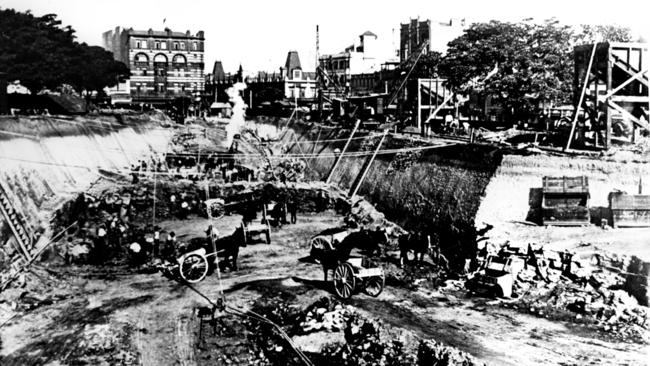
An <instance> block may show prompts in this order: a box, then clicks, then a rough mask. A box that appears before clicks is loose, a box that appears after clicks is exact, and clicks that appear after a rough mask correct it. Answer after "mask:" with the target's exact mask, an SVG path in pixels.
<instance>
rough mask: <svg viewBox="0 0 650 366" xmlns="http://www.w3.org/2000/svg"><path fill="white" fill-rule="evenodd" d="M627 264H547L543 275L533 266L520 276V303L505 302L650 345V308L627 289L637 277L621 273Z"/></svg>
mask: <svg viewBox="0 0 650 366" xmlns="http://www.w3.org/2000/svg"><path fill="white" fill-rule="evenodd" d="M612 258H613V257H612ZM612 258H610V259H612ZM614 262H616V263H617V264H616V266H612V264H613V263H614ZM618 262H620V263H618ZM625 262H627V261H626V260H622V259H621V258H616V261H614V260H609V261H607V263H609V264H607V265H605V264H604V262H598V263H594V266H592V265H588V264H585V263H582V264H581V266H577V265H576V264H577V263H573V267H572V268H571V269H570V270H567V269H566V267H565V268H562V269H561V268H557V267H554V266H542V267H540V271H537V270H536V269H535V268H534V266H531V265H528V266H527V267H524V269H522V270H521V271H520V272H519V273H518V274H517V276H516V278H515V284H514V293H516V294H519V295H520V299H519V300H518V301H517V302H514V303H511V302H506V303H504V304H505V306H514V307H516V308H518V309H521V310H523V311H525V312H528V313H531V314H534V315H536V316H542V317H548V318H554V319H558V320H565V321H571V322H574V323H579V324H587V325H591V326H595V327H596V328H597V329H600V330H602V331H604V332H606V333H608V334H610V335H613V336H616V337H618V338H623V339H626V340H628V339H629V340H633V341H644V342H648V341H650V335H649V334H648V329H650V324H649V323H648V309H647V308H646V307H645V306H642V305H640V304H639V301H638V300H637V299H636V298H635V297H634V296H632V294H630V293H629V292H628V291H626V288H625V284H626V282H629V279H628V277H630V276H631V275H632V274H630V273H624V272H622V271H620V270H618V269H617V268H618V267H619V266H620V267H623V268H626V267H627V266H626V264H625ZM635 276H638V275H635Z"/></svg>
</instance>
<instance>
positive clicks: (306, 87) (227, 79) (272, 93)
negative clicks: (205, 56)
mask: <svg viewBox="0 0 650 366" xmlns="http://www.w3.org/2000/svg"><path fill="white" fill-rule="evenodd" d="M239 81H243V82H244V83H245V84H246V89H245V90H244V96H243V97H244V99H245V101H246V103H247V104H248V106H249V108H250V107H252V108H255V107H258V106H259V105H260V104H261V103H264V102H276V101H282V100H286V101H289V102H291V103H294V102H298V104H307V103H310V102H313V101H314V100H315V98H316V96H317V86H316V73H314V72H305V71H303V70H302V65H301V63H300V57H299V55H298V52H297V51H289V52H288V53H287V59H286V62H285V64H284V66H282V67H280V68H279V72H263V71H260V72H258V73H257V75H255V76H243V75H242V71H241V67H240V71H239V72H237V73H235V74H232V73H225V72H224V70H223V66H222V64H221V61H216V62H215V65H214V69H213V72H212V74H210V75H208V76H207V77H206V89H207V92H208V94H210V95H211V96H212V98H214V99H213V101H214V102H228V100H229V98H228V95H227V93H226V90H228V88H230V87H232V85H234V84H235V83H237V82H239Z"/></svg>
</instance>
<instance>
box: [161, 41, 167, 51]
mask: <svg viewBox="0 0 650 366" xmlns="http://www.w3.org/2000/svg"><path fill="white" fill-rule="evenodd" d="M160 49H161V50H166V49H167V42H161V43H160Z"/></svg>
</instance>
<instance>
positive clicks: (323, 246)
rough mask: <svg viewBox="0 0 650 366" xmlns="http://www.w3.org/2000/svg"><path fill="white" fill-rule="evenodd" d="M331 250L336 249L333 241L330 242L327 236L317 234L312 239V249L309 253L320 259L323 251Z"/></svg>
mask: <svg viewBox="0 0 650 366" xmlns="http://www.w3.org/2000/svg"><path fill="white" fill-rule="evenodd" d="M330 250H334V247H332V243H330V241H329V240H328V239H327V238H326V237H324V236H317V237H315V238H313V239H311V251H310V252H309V254H310V255H311V257H312V258H314V259H320V257H321V256H322V255H323V253H325V252H327V251H330Z"/></svg>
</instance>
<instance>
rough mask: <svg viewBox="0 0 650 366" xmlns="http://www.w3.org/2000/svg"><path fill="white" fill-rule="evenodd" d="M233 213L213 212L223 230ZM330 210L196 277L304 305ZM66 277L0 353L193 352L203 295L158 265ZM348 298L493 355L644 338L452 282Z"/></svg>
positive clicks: (633, 359) (242, 298) (626, 351)
mask: <svg viewBox="0 0 650 366" xmlns="http://www.w3.org/2000/svg"><path fill="white" fill-rule="evenodd" d="M239 220H240V218H239V217H237V216H226V217H224V218H223V219H221V220H219V221H218V222H217V228H218V230H219V231H220V232H221V233H223V234H227V233H228V232H230V231H232V229H233V228H234V227H235V225H237V224H238V223H239ZM340 222H341V218H340V217H337V216H335V215H334V214H333V213H327V214H321V215H318V216H308V217H305V216H302V217H299V221H298V224H296V225H288V226H285V227H284V228H283V229H281V230H275V231H274V232H273V234H272V241H273V242H272V244H270V245H266V244H255V245H249V246H248V247H245V248H242V250H241V252H240V263H239V264H240V270H239V271H237V272H226V273H222V278H223V281H222V283H221V284H220V283H219V281H218V280H217V276H216V275H212V276H210V277H208V278H206V280H204V281H203V282H201V283H199V284H198V285H197V288H198V289H199V290H200V291H201V292H203V293H205V294H206V295H208V296H209V297H212V298H217V297H218V296H219V295H220V292H221V289H222V288H223V292H224V293H225V295H226V299H227V302H228V304H230V305H232V306H235V307H239V308H243V309H245V308H247V307H249V306H250V305H251V303H252V302H253V301H254V300H255V299H256V298H258V297H259V296H265V295H267V294H271V293H273V292H274V291H277V290H278V289H282V290H283V291H290V292H292V293H294V294H295V295H297V296H296V298H297V299H298V300H297V301H298V303H297V304H296V305H299V306H305V305H308V304H311V303H312V302H314V301H315V300H317V299H319V298H320V297H323V296H329V295H332V293H331V292H330V288H329V286H328V285H327V284H325V283H323V282H322V271H321V268H320V267H319V266H318V265H315V264H313V263H309V262H307V261H301V260H300V259H301V258H303V257H305V256H306V255H307V254H308V249H307V246H306V243H307V240H308V238H309V237H310V236H311V235H313V234H314V233H317V232H319V231H320V230H322V229H325V228H328V227H332V226H335V225H337V224H339V223H340ZM161 226H163V227H165V228H167V230H174V231H176V232H177V233H178V236H179V238H180V239H182V238H186V237H187V236H188V235H190V234H193V235H196V236H200V235H202V233H203V230H204V229H205V228H206V227H207V221H206V220H204V219H195V220H187V221H174V222H167V223H161ZM55 271H56V272H58V273H60V275H61V278H62V280H63V281H67V282H68V283H70V284H71V285H73V286H70V290H69V293H68V295H69V296H68V297H67V298H64V299H62V300H60V301H56V302H54V303H53V304H51V305H47V306H41V307H39V308H37V309H35V310H32V311H30V312H27V313H25V314H22V315H20V316H19V317H17V318H14V319H13V320H12V321H10V322H9V323H7V324H6V325H4V326H3V327H2V328H1V329H0V337H1V340H2V344H1V347H2V348H1V351H0V364H2V365H26V364H30V365H41V364H50V365H60V364H96V365H102V364H106V365H108V364H141V365H172V364H180V365H194V364H197V360H196V355H195V346H196V343H197V329H198V327H197V321H196V315H195V313H194V309H195V308H196V307H197V306H205V305H206V302H205V300H203V299H202V298H201V297H200V296H198V295H197V294H196V293H194V292H192V291H191V290H189V289H187V288H186V287H185V286H183V285H180V284H178V283H176V282H173V281H170V280H168V279H167V278H165V277H163V276H161V275H160V274H158V273H153V274H148V273H139V274H138V273H133V272H132V271H131V270H129V269H128V268H121V267H120V268H115V267H113V268H109V267H83V268H77V267H74V268H72V267H69V268H57V269H55ZM349 303H350V304H351V305H353V306H354V307H356V308H357V309H359V311H361V312H363V313H365V314H367V315H368V316H370V317H372V318H376V319H380V320H382V321H383V322H385V323H386V324H387V325H388V326H389V327H392V328H394V329H396V330H398V331H403V332H405V333H409V334H415V335H417V336H421V337H427V338H434V339H436V340H439V341H441V342H444V343H447V344H449V345H452V346H455V347H458V348H460V349H461V350H464V351H467V352H469V353H471V354H473V355H474V356H475V357H477V358H478V359H479V360H482V361H484V362H486V363H488V364H494V365H557V364H563V365H576V364H577V365H583V364H610V365H613V364H620V365H624V364H627V365H642V364H646V362H647V359H648V355H649V354H650V348H648V346H641V345H636V344H624V343H617V342H612V341H608V340H606V339H605V338H603V337H601V336H600V335H598V334H596V333H594V332H593V331H590V330H587V329H585V328H581V327H579V326H575V325H571V324H566V323H562V322H552V321H549V320H546V319H543V318H536V317H532V316H529V315H524V314H521V313H518V312H515V311H513V310H509V309H504V308H495V307H489V309H487V305H486V304H485V300H484V299H470V298H465V296H464V293H463V292H462V291H458V290H449V291H445V290H442V291H437V290H436V291H429V290H422V289H421V290H417V291H410V290H406V289H403V288H398V287H391V286H388V287H387V288H386V289H385V291H384V292H383V293H382V294H381V295H380V296H379V297H378V298H371V297H368V296H366V295H363V294H359V295H355V296H354V297H353V298H352V299H351V300H350V301H349Z"/></svg>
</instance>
